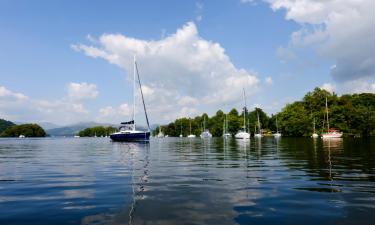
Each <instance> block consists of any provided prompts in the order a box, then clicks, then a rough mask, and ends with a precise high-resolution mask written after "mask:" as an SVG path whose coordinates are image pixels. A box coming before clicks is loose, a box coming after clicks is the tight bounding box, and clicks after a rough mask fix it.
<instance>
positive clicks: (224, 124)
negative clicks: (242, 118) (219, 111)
mask: <svg viewBox="0 0 375 225" xmlns="http://www.w3.org/2000/svg"><path fill="white" fill-rule="evenodd" d="M225 130H226V128H225V115H224V123H223V136H225V133H226V132H225Z"/></svg>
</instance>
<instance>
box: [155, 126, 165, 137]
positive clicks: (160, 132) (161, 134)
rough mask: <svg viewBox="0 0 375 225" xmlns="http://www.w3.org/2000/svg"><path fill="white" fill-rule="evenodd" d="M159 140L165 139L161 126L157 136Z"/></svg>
mask: <svg viewBox="0 0 375 225" xmlns="http://www.w3.org/2000/svg"><path fill="white" fill-rule="evenodd" d="M156 137H158V138H163V137H164V133H163V132H162V131H161V127H160V126H159V133H158V135H157V136H156Z"/></svg>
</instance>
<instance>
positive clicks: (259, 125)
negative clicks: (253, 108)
mask: <svg viewBox="0 0 375 225" xmlns="http://www.w3.org/2000/svg"><path fill="white" fill-rule="evenodd" d="M257 117H258V128H259V134H260V133H261V132H260V121H259V113H258V110H257Z"/></svg>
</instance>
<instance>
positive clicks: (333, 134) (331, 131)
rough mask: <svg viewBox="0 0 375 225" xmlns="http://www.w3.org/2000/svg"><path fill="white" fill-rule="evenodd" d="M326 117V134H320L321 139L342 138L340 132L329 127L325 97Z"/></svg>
mask: <svg viewBox="0 0 375 225" xmlns="http://www.w3.org/2000/svg"><path fill="white" fill-rule="evenodd" d="M326 116H327V132H323V133H322V138H323V139H328V138H342V132H340V131H339V130H337V129H332V128H330V127H329V117H328V116H329V113H328V101H327V97H326Z"/></svg>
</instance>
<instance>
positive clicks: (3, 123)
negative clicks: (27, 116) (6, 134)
mask: <svg viewBox="0 0 375 225" xmlns="http://www.w3.org/2000/svg"><path fill="white" fill-rule="evenodd" d="M14 125H15V124H14V123H12V122H10V121H8V120H3V119H0V134H1V133H2V132H3V131H4V130H6V129H7V128H8V127H11V126H14Z"/></svg>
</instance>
